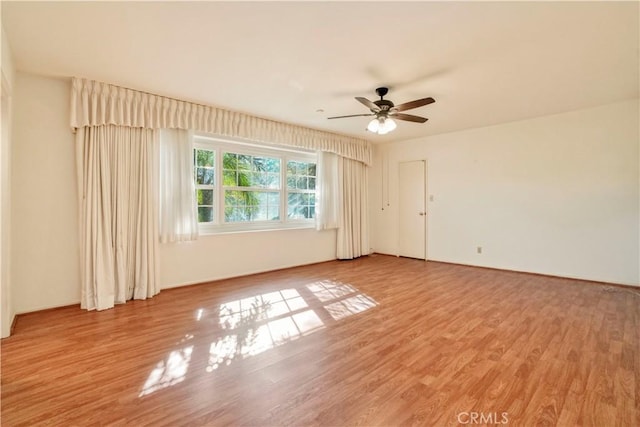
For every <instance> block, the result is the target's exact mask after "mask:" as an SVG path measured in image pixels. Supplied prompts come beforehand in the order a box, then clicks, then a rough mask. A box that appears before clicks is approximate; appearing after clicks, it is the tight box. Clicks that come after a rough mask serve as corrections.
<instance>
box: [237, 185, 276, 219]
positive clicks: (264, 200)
mask: <svg viewBox="0 0 640 427" xmlns="http://www.w3.org/2000/svg"><path fill="white" fill-rule="evenodd" d="M279 217H280V193H279V192H265V191H232V190H225V221H227V222H247V221H269V220H278V219H279Z"/></svg>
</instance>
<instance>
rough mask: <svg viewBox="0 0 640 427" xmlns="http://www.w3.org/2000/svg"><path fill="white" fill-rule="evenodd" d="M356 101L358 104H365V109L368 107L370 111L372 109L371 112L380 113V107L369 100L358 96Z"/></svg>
mask: <svg viewBox="0 0 640 427" xmlns="http://www.w3.org/2000/svg"><path fill="white" fill-rule="evenodd" d="M356 100H357V101H358V102H360V103H361V104H363V105H364V106H365V107H367V108H368V109H370V110H371V111H374V112H378V111H380V107H378V106H377V105H376V104H374V103H373V102H371V101H369V100H368V99H367V98H363V97H361V96H356Z"/></svg>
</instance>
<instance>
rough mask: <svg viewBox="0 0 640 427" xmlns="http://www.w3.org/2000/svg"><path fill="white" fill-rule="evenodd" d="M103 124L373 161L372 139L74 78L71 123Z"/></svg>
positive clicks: (75, 126)
mask: <svg viewBox="0 0 640 427" xmlns="http://www.w3.org/2000/svg"><path fill="white" fill-rule="evenodd" d="M102 125H118V126H128V127H135V128H147V129H191V130H194V131H200V132H209V133H212V134H216V135H221V136H228V137H234V138H243V139H248V140H251V141H256V142H263V143H267V144H269V143H271V144H279V145H286V146H292V147H300V148H306V149H311V150H316V151H318V150H319V151H327V152H330V153H336V154H338V155H340V156H342V157H346V158H349V159H352V160H358V161H360V162H362V163H364V164H366V165H368V166H370V165H371V163H372V150H371V143H370V142H369V141H367V140H364V139H358V138H352V137H348V136H344V135H338V134H333V133H330V132H323V131H319V130H315V129H309V128H305V127H302V126H296V125H291V124H287V123H281V122H277V121H274V120H267V119H262V118H259V117H254V116H251V115H248V114H243V113H238V112H234V111H228V110H224V109H222V108H216V107H211V106H206V105H200V104H194V103H190V102H185V101H179V100H176V99H172V98H166V97H162V96H157V95H153V94H149V93H145V92H139V91H136V90H132V89H127V88H123V87H119V86H115V85H111V84H108V83H101V82H96V81H93V80H87V79H80V78H75V77H74V78H73V79H72V85H71V127H72V128H74V129H78V128H80V127H85V126H102Z"/></svg>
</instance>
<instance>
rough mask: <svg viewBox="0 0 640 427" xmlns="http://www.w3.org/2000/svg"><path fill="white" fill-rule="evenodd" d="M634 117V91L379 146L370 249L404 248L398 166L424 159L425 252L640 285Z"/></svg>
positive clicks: (639, 178) (477, 262)
mask: <svg viewBox="0 0 640 427" xmlns="http://www.w3.org/2000/svg"><path fill="white" fill-rule="evenodd" d="M638 113H639V111H638V99H634V100H629V101H625V102H619V103H615V104H611V105H605V106H600V107H596V108H590V109H584V110H579V111H574V112H569V113H564V114H558V115H552V116H545V117H540V118H535V119H530V120H524V121H518V122H513V123H507V124H502V125H497V126H491V127H485V128H479V129H472V130H466V131H461V132H454V133H449V134H443V135H437V136H432V137H427V138H422V139H416V140H412V141H405V142H399V143H390V144H386V145H383V146H377V147H376V153H375V166H374V170H373V173H372V174H371V215H372V229H373V236H372V241H373V247H374V250H375V251H377V252H381V253H387V254H394V255H395V254H397V251H398V243H397V242H398V224H397V223H398V220H397V218H398V206H397V186H398V163H399V162H401V161H407V160H418V159H426V160H427V169H428V170H427V175H428V182H427V186H428V187H427V188H428V190H427V191H428V194H430V195H433V197H434V200H433V201H432V202H428V205H427V206H428V227H427V228H428V239H427V240H428V244H427V254H428V255H427V256H428V259H430V260H436V261H446V262H453V263H461V264H469V265H478V266H486V267H495V268H502V269H510V270H518V271H527V272H535V273H542V274H550V275H558V276H564V277H574V278H582V279H589V280H597V281H604V282H612V283H620V284H627V285H639V284H640V265H639V264H640V175H639V163H640V158H639V145H640V142H639V141H640V138H639V130H638V128H639V118H638ZM426 126H428V125H426ZM387 162H388V168H387V167H386V166H385V167H383V165H386V164H387ZM383 169H384V174H385V180H386V176H387V171H388V176H389V181H388V186H389V189H390V190H389V197H387V196H386V185H387V184H386V183H385V184H384V185H383V183H382V177H381V174H382V173H383ZM383 189H384V191H385V196H384V198H385V199H387V198H388V199H389V202H390V206H388V207H386V208H385V210H382V209H381V202H382V200H381V198H382V192H383ZM477 246H482V248H483V253H482V254H477V253H476V247H477Z"/></svg>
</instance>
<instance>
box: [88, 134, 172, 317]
mask: <svg viewBox="0 0 640 427" xmlns="http://www.w3.org/2000/svg"><path fill="white" fill-rule="evenodd" d="M157 143H158V141H157V132H155V131H153V130H149V129H140V128H127V127H121V126H113V125H107V126H87V127H81V128H79V129H78V130H77V133H76V150H77V152H76V155H77V166H78V168H77V169H78V187H79V202H80V239H81V242H80V246H81V282H82V293H81V295H82V296H81V307H82V308H85V309H87V310H94V309H95V310H104V309H108V308H111V307H113V306H114V304H119V303H124V302H126V301H127V300H129V299H132V298H134V299H145V298H149V297H152V296H153V295H155V294H157V293H158V292H159V285H158V263H157V250H158V248H157V246H158V240H159V237H158V219H157V217H158V213H157V194H158V185H157V179H158V177H157V172H158V171H157V162H158V157H157V151H158V150H157Z"/></svg>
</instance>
